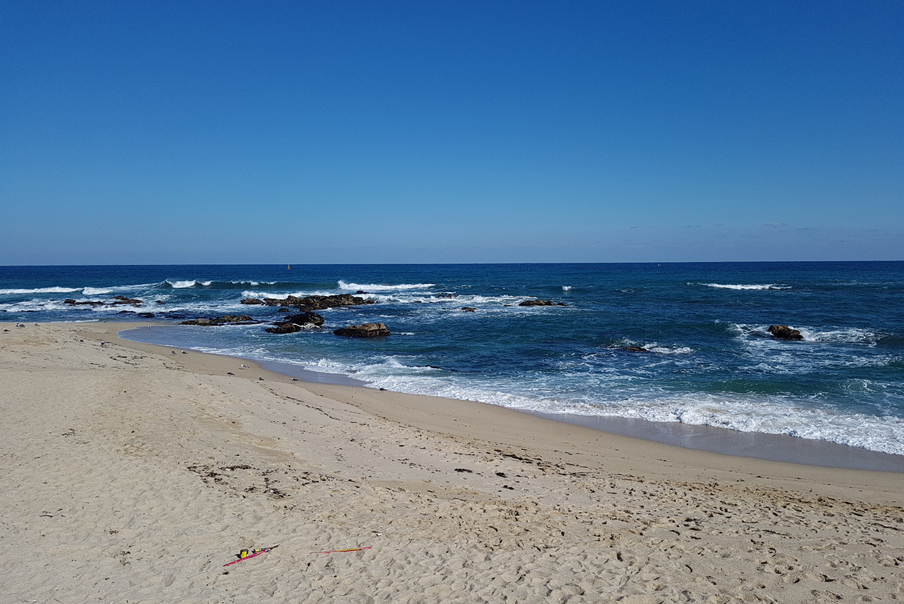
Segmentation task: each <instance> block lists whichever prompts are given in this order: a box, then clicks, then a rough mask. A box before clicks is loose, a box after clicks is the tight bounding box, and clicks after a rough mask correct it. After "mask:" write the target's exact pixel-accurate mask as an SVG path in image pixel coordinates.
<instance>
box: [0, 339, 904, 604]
mask: <svg viewBox="0 0 904 604" xmlns="http://www.w3.org/2000/svg"><path fill="white" fill-rule="evenodd" d="M135 326H136V325H135V324H124V323H123V324H114V323H59V324H40V325H35V324H27V325H26V326H25V327H16V326H15V324H11V323H6V324H3V325H2V328H3V331H2V332H0V413H2V415H0V417H2V438H0V459H2V468H3V473H2V489H0V504H2V512H0V544H2V545H3V551H4V555H3V557H2V559H0V600H2V601H3V602H61V603H70V602H117V603H122V602H130V603H131V602H149V603H150V602H199V603H200V602H258V601H261V600H264V601H272V602H334V601H347V602H527V603H529V602H572V603H576V602H626V603H641V602H643V603H647V602H650V603H653V602H718V603H726V602H759V601H765V602H836V601H854V602H861V601H862V602H870V601H874V602H881V601H895V600H901V599H904V473H892V472H869V471H862V470H843V469H834V468H824V467H815V466H803V465H795V464H789V463H780V462H772V461H762V460H755V459H749V458H742V457H732V456H727V455H719V454H715V453H707V452H702V451H694V450H688V449H681V448H677V447H673V446H669V445H664V444H659V443H655V442H650V441H645V440H639V439H632V438H628V437H623V436H616V435H611V434H607V433H604V432H600V431H597V430H592V429H589V428H585V427H581V426H576V425H568V424H562V423H558V422H553V421H549V420H546V419H543V418H539V417H535V416H531V415H527V414H522V413H518V412H515V411H511V410H507V409H503V408H498V407H492V406H488V405H484V404H480V403H472V402H467V401H456V400H448V399H438V398H430V397H423V396H413V395H403V394H397V393H392V392H381V391H378V390H373V389H366V388H357V387H350V386H337V385H329V384H313V383H306V382H299V381H292V379H291V378H289V377H287V376H284V375H280V374H277V373H272V372H268V371H266V370H264V369H262V368H260V367H258V366H256V365H254V364H253V363H250V362H247V361H240V360H237V359H233V358H229V357H219V356H213V355H204V354H201V353H197V352H193V351H184V352H183V351H181V350H179V349H171V348H166V347H162V346H154V345H150V344H141V343H136V342H131V341H126V340H121V339H119V338H118V337H117V336H116V334H117V332H118V331H121V330H123V329H129V328H134V327H135ZM242 365H245V366H244V367H243V366H242ZM277 544H278V545H279V547H278V548H276V549H273V550H272V551H270V552H267V553H262V554H260V555H258V556H255V557H254V558H252V559H247V560H243V561H241V562H238V563H237V564H233V565H230V566H224V564H226V563H228V562H230V561H233V560H236V559H237V556H236V554H238V552H239V551H240V550H242V549H249V550H251V549H254V548H266V547H272V546H275V545H277ZM338 550H353V551H338ZM318 552H330V553H318Z"/></svg>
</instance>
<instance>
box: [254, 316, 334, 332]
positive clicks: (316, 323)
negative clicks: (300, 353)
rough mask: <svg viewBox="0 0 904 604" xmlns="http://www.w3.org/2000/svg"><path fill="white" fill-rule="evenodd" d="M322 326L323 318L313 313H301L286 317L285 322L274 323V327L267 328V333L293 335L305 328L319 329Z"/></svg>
mask: <svg viewBox="0 0 904 604" xmlns="http://www.w3.org/2000/svg"><path fill="white" fill-rule="evenodd" d="M321 325H323V317H321V316H320V315H318V314H317V313H315V312H303V313H299V314H297V315H292V316H291V317H286V319H285V321H280V322H279V323H276V324H275V326H274V327H268V328H267V330H266V331H267V333H295V332H296V331H301V330H302V329H306V328H307V327H320V326H321Z"/></svg>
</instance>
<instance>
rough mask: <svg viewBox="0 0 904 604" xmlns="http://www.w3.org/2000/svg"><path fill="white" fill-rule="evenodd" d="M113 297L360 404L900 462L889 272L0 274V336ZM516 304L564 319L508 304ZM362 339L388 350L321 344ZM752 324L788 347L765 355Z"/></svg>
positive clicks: (900, 365) (173, 341) (903, 407)
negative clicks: (292, 312) (345, 301)
mask: <svg viewBox="0 0 904 604" xmlns="http://www.w3.org/2000/svg"><path fill="white" fill-rule="evenodd" d="M357 291H364V292H367V295H366V296H364V297H368V298H372V299H374V300H376V304H374V305H367V306H360V307H352V308H343V309H331V310H324V311H318V312H319V313H320V314H321V315H322V316H323V317H324V318H325V319H326V324H325V326H324V328H323V329H320V330H311V331H302V332H299V333H295V334H289V335H271V334H268V333H266V332H265V331H264V329H265V328H266V327H267V326H268V325H266V324H260V325H246V326H224V327H194V326H181V325H179V322H180V321H181V320H184V319H185V318H195V317H215V316H219V315H223V314H247V315H250V316H252V317H254V318H257V319H262V320H267V321H273V320H277V319H279V318H281V317H283V316H284V315H283V314H280V313H278V312H277V311H278V309H277V308H273V307H261V306H248V305H242V304H240V300H242V299H243V298H245V297H257V298H263V297H275V298H284V297H285V296H286V295H288V294H293V295H296V296H304V295H310V294H321V295H326V294H338V293H355V292H357ZM448 294H454V295H455V296H456V297H454V298H448V297H444V295H448ZM115 295H124V296H127V297H130V298H139V299H141V300H143V301H144V304H143V306H142V307H141V308H140V309H133V308H131V307H125V309H126V310H128V311H134V312H150V313H153V314H154V319H153V320H155V321H158V320H159V321H161V322H163V323H166V324H169V325H171V327H167V328H155V329H151V330H144V332H145V333H144V334H143V335H141V336H140V337H141V339H143V340H145V341H150V342H155V343H161V344H169V345H174V346H179V347H183V348H194V349H198V350H203V351H207V352H214V353H221V354H229V355H235V356H239V357H244V358H250V359H255V360H261V361H282V362H285V363H290V364H295V365H298V366H301V367H304V368H306V369H309V370H313V371H317V372H324V373H335V374H344V375H347V376H351V377H354V378H356V379H359V380H363V381H365V382H367V383H368V385H369V386H371V387H375V388H386V389H388V390H395V391H400V392H410V393H422V394H431V395H438V396H445V397H452V398H462V399H470V400H476V401H482V402H485V403H491V404H495V405H503V406H506V407H513V408H517V409H522V410H530V411H538V412H544V413H555V414H578V415H587V416H615V417H624V418H639V419H647V420H652V421H659V422H682V423H684V424H689V425H707V426H716V427H722V428H728V429H731V430H739V431H745V432H762V433H770V434H788V435H793V436H798V437H802V438H806V439H821V440H826V441H831V442H835V443H841V444H847V445H852V446H855V447H862V448H865V449H869V450H873V451H880V452H886V453H894V454H899V455H904V262H852V263H712V264H710V263H700V264H524V265H519V264H502V265H488V264H478V265H313V266H312V265H301V264H298V265H296V264H293V265H291V267H288V266H286V265H280V266H270V265H267V266H251V265H240V266H186V265H180V266H65V267H0V321H5V322H29V323H32V322H47V321H94V320H100V319H106V320H129V319H130V318H135V317H134V315H130V314H120V311H122V310H123V307H117V308H109V307H87V306H78V307H73V306H70V305H66V304H64V302H63V301H64V299H66V298H72V299H75V300H79V301H86V300H103V301H109V300H110V299H111V297H112V296H115ZM532 298H540V299H543V300H552V301H554V302H563V303H564V304H565V306H552V307H519V306H518V303H519V302H521V301H524V300H528V299H532ZM466 306H469V307H473V308H476V312H464V311H462V310H461V309H462V307H466ZM364 322H382V323H385V324H386V326H387V327H388V328H389V330H390V331H391V332H392V335H391V336H389V337H387V338H379V339H369V340H359V339H350V338H342V337H337V336H335V335H333V333H332V331H333V329H336V328H338V327H342V326H346V325H352V324H360V323H364ZM770 324H782V325H789V326H791V327H793V328H795V329H798V330H800V332H801V334H802V335H803V336H804V340H803V341H800V342H790V341H782V340H776V339H774V338H772V337H771V335H770V334H769V333H768V332H767V328H768V326H769V325H770ZM129 337H134V338H135V339H137V337H136V336H134V334H133V335H132V336H129ZM625 347H639V348H643V349H645V351H644V352H631V351H627V350H625V349H624V348H625Z"/></svg>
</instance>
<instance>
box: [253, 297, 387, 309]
mask: <svg viewBox="0 0 904 604" xmlns="http://www.w3.org/2000/svg"><path fill="white" fill-rule="evenodd" d="M242 304H263V305H265V306H292V307H295V308H297V309H299V310H307V311H310V310H323V309H325V308H335V307H337V306H359V305H362V304H374V300H365V299H364V298H360V297H358V296H352V295H351V294H338V295H335V296H305V297H304V298H299V297H298V296H287V297H286V298H283V299H279V298H264V299H263V300H260V299H258V298H245V299H244V300H242Z"/></svg>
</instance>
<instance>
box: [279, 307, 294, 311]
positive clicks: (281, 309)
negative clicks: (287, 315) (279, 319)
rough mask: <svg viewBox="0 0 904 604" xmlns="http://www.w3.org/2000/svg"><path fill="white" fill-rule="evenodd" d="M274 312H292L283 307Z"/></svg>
mask: <svg viewBox="0 0 904 604" xmlns="http://www.w3.org/2000/svg"><path fill="white" fill-rule="evenodd" d="M276 312H292V311H291V310H289V309H288V308H287V307H285V306H283V307H282V308H280V309H279V310H278V311H276Z"/></svg>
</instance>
